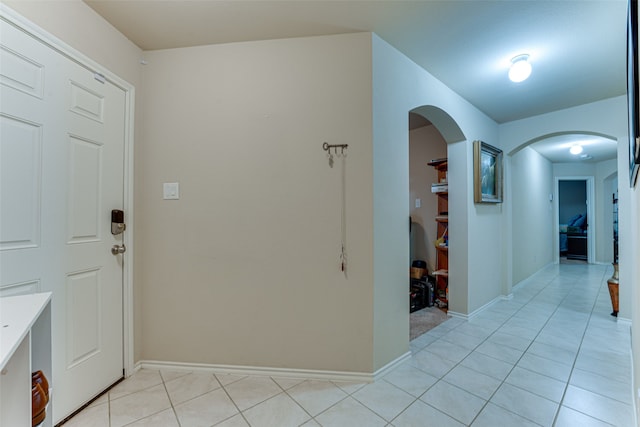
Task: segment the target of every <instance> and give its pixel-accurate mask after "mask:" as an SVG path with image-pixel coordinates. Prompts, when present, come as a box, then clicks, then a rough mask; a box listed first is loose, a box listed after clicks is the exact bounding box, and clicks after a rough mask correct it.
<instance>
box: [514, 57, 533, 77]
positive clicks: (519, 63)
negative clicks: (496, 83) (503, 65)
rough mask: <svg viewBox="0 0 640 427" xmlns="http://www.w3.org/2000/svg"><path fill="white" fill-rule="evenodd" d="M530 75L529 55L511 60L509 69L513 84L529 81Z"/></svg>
mask: <svg viewBox="0 0 640 427" xmlns="http://www.w3.org/2000/svg"><path fill="white" fill-rule="evenodd" d="M530 75H531V64H529V55H527V54H523V55H518V56H515V57H513V58H512V59H511V68H509V79H510V80H511V81H512V82H514V83H520V82H522V81H524V80H527V78H529V76H530Z"/></svg>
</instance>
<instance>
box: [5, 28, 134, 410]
mask: <svg viewBox="0 0 640 427" xmlns="http://www.w3.org/2000/svg"><path fill="white" fill-rule="evenodd" d="M0 26H1V37H0V55H1V56H0V98H1V99H2V102H1V103H0V157H1V164H0V166H1V169H0V191H1V193H0V272H1V273H0V296H4V295H9V294H19V293H28V292H37V291H52V292H53V298H52V359H53V360H52V369H53V374H52V378H50V383H51V386H52V387H53V399H52V402H53V418H54V422H58V421H60V420H61V419H63V418H65V417H66V416H68V415H69V414H71V413H72V412H74V411H75V410H76V409H77V408H79V407H80V406H81V405H83V404H84V403H86V402H87V401H88V400H90V399H91V398H93V397H94V396H96V395H97V394H99V393H100V392H101V391H102V390H104V389H105V388H107V387H108V386H110V385H111V384H113V383H114V382H115V381H117V380H118V379H119V378H121V377H122V376H123V330H122V327H123V313H122V307H123V300H122V298H123V256H122V255H121V254H120V253H116V254H115V255H114V254H112V247H113V246H114V245H118V247H121V248H123V236H122V234H119V235H113V234H112V233H111V210H112V209H122V208H123V202H124V198H123V196H124V190H123V188H124V179H123V176H124V138H125V102H126V100H125V93H124V91H123V90H121V89H120V88H118V87H116V86H115V85H113V84H111V83H109V82H108V81H105V80H104V79H103V78H101V76H100V75H95V74H94V73H93V72H92V71H89V70H88V69H86V68H84V67H83V66H81V65H79V64H78V63H76V62H75V61H73V60H71V59H69V58H67V57H66V56H64V55H62V54H60V53H59V52H57V51H55V50H53V49H51V48H50V47H48V46H46V45H45V44H43V43H42V42H40V41H38V40H36V39H34V38H33V37H31V36H30V35H28V34H26V33H25V32H23V31H21V30H19V29H17V28H15V27H13V26H12V25H11V24H9V23H7V22H5V21H2V20H0ZM121 251H122V250H120V252H121ZM116 252H118V251H116Z"/></svg>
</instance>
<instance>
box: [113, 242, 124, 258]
mask: <svg viewBox="0 0 640 427" xmlns="http://www.w3.org/2000/svg"><path fill="white" fill-rule="evenodd" d="M126 251H127V247H126V246H125V245H124V244H122V245H113V247H112V248H111V253H112V254H114V255H118V254H123V253H125V252H126Z"/></svg>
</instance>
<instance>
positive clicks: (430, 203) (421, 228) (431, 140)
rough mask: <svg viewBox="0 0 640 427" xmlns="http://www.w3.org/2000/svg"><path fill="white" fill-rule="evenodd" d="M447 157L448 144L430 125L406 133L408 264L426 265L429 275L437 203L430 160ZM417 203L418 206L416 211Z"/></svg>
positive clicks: (434, 238)
mask: <svg viewBox="0 0 640 427" xmlns="http://www.w3.org/2000/svg"><path fill="white" fill-rule="evenodd" d="M442 157H447V143H446V142H445V140H444V139H443V138H442V135H441V134H440V132H438V129H436V128H435V126H433V125H429V126H423V127H420V128H417V129H414V130H411V131H409V212H410V215H411V219H412V221H413V225H412V230H411V253H410V256H411V258H410V259H411V260H412V261H413V260H416V259H420V260H424V261H426V262H427V266H428V268H429V272H431V271H433V270H434V269H435V265H436V250H435V247H434V245H433V242H434V241H435V240H436V239H437V238H438V237H439V236H436V222H435V217H436V214H437V204H438V200H437V197H436V195H435V194H434V193H432V192H431V184H432V183H434V182H436V181H437V179H436V170H435V169H434V168H433V167H431V166H429V165H428V163H429V162H430V161H431V160H432V159H438V158H442ZM416 199H420V201H421V206H420V207H419V208H417V207H416Z"/></svg>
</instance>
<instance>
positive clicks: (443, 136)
mask: <svg viewBox="0 0 640 427" xmlns="http://www.w3.org/2000/svg"><path fill="white" fill-rule="evenodd" d="M408 123H409V204H410V206H409V213H410V250H409V254H410V260H411V286H410V311H411V312H412V314H411V321H410V328H409V329H410V330H409V333H410V340H411V339H414V338H416V337H418V336H420V335H421V334H422V333H424V332H426V331H428V330H429V329H431V328H433V327H434V326H437V325H438V324H439V323H441V322H442V321H444V320H446V319H447V316H446V312H447V309H448V305H449V302H448V297H449V295H448V286H449V283H448V269H449V262H453V260H451V261H450V260H449V256H448V241H449V234H448V230H449V218H448V213H449V209H448V181H447V178H448V170H447V159H448V152H447V144H448V142H456V141H460V140H462V139H464V136H463V134H462V131H461V130H460V127H459V126H458V125H457V124H456V122H455V121H454V120H453V118H451V116H449V115H448V114H447V113H446V112H444V111H443V110H441V109H439V108H437V107H434V106H421V107H418V108H415V109H413V110H411V111H409V120H408Z"/></svg>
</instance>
